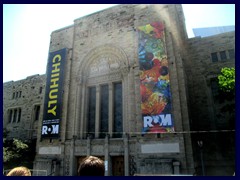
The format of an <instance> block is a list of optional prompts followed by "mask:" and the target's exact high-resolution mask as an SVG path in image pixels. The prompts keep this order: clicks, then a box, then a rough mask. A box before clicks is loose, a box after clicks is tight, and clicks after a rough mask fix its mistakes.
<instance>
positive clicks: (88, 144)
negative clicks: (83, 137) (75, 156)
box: [87, 136, 91, 156]
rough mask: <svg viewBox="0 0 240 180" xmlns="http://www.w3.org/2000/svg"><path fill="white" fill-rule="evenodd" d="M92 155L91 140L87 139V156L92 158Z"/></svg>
mask: <svg viewBox="0 0 240 180" xmlns="http://www.w3.org/2000/svg"><path fill="white" fill-rule="evenodd" d="M90 154H91V138H90V137H89V136H88V137H87V156H90Z"/></svg>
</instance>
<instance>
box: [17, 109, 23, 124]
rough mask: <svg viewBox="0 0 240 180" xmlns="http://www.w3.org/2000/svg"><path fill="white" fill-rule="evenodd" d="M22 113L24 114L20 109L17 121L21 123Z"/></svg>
mask: <svg viewBox="0 0 240 180" xmlns="http://www.w3.org/2000/svg"><path fill="white" fill-rule="evenodd" d="M21 113H22V110H21V109H19V110H18V120H17V122H20V121H21Z"/></svg>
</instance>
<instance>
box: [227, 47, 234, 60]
mask: <svg viewBox="0 0 240 180" xmlns="http://www.w3.org/2000/svg"><path fill="white" fill-rule="evenodd" d="M228 54H229V58H230V59H235V52H234V49H229V50H228Z"/></svg>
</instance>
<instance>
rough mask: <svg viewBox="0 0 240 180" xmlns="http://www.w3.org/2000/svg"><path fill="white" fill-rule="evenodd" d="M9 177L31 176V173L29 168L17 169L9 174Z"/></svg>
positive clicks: (21, 167)
mask: <svg viewBox="0 0 240 180" xmlns="http://www.w3.org/2000/svg"><path fill="white" fill-rule="evenodd" d="M7 176H31V171H30V170H29V169H28V168H27V167H23V166H20V167H15V168H13V169H12V170H11V171H9V172H8V174H7Z"/></svg>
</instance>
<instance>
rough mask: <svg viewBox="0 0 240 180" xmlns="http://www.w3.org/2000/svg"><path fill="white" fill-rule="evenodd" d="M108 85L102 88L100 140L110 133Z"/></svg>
mask: <svg viewBox="0 0 240 180" xmlns="http://www.w3.org/2000/svg"><path fill="white" fill-rule="evenodd" d="M108 94H109V93H108V85H104V86H101V110H100V135H99V137H100V138H104V137H105V135H106V133H107V132H108Z"/></svg>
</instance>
